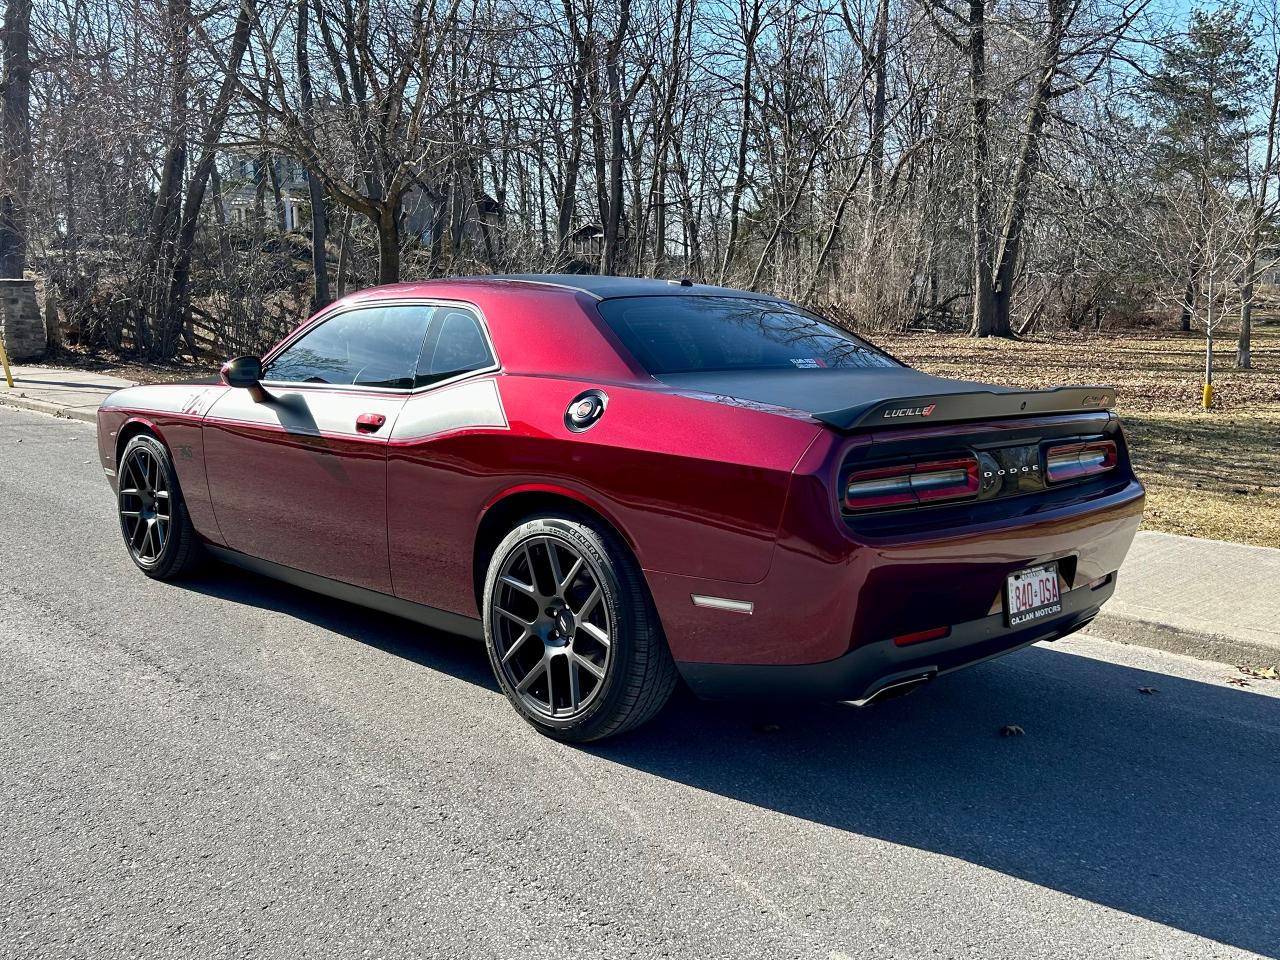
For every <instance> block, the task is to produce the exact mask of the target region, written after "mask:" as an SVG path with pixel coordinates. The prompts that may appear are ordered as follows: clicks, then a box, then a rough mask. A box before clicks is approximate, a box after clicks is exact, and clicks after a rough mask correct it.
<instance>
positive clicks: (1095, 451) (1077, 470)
mask: <svg viewBox="0 0 1280 960" xmlns="http://www.w3.org/2000/svg"><path fill="white" fill-rule="evenodd" d="M1115 465H1116V445H1115V441H1113V440H1090V441H1088V442H1086V443H1065V444H1061V445H1059V446H1056V447H1050V448H1049V449H1048V450H1046V451H1045V474H1044V475H1045V479H1047V480H1048V481H1049V482H1050V483H1061V482H1062V481H1064V480H1078V479H1080V478H1081V477H1090V476H1093V475H1094V474H1096V473H1106V472H1107V471H1108V470H1110V469H1111V468H1112V467H1114V466H1115Z"/></svg>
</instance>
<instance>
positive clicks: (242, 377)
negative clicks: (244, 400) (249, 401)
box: [222, 357, 262, 388]
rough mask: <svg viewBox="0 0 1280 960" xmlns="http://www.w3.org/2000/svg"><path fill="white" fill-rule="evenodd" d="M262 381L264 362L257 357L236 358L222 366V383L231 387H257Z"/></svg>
mask: <svg viewBox="0 0 1280 960" xmlns="http://www.w3.org/2000/svg"><path fill="white" fill-rule="evenodd" d="M261 379H262V361H261V360H259V359H258V358H257V357H236V358H235V359H234V360H228V361H227V362H226V363H224V364H223V365H222V382H223V383H225V384H226V385H227V386H229V387H245V388H247V387H256V386H257V385H258V381H259V380H261Z"/></svg>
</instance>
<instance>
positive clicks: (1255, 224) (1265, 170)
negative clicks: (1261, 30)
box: [1236, 51, 1280, 370]
mask: <svg viewBox="0 0 1280 960" xmlns="http://www.w3.org/2000/svg"><path fill="white" fill-rule="evenodd" d="M1272 67H1273V70H1272V79H1271V109H1270V111H1269V112H1268V114H1267V143H1266V147H1265V148H1264V149H1263V158H1262V174H1261V175H1260V176H1259V178H1258V190H1257V193H1256V195H1255V196H1254V202H1253V216H1252V218H1251V222H1250V230H1249V238H1248V250H1247V252H1246V260H1245V265H1244V287H1243V289H1242V290H1241V291H1240V339H1239V340H1238V341H1237V343H1236V366H1237V367H1238V368H1240V369H1241V370H1248V369H1249V368H1250V367H1251V366H1252V365H1253V357H1252V356H1251V353H1252V340H1253V297H1254V286H1255V284H1256V283H1257V280H1258V247H1259V246H1260V245H1261V243H1262V228H1263V226H1264V225H1265V222H1266V219H1267V210H1268V203H1267V195H1268V193H1269V192H1270V187H1271V173H1272V169H1273V168H1274V166H1275V160H1276V127H1277V124H1280V51H1276V57H1275V59H1274V61H1273V63H1272Z"/></svg>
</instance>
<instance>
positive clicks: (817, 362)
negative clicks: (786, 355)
mask: <svg viewBox="0 0 1280 960" xmlns="http://www.w3.org/2000/svg"><path fill="white" fill-rule="evenodd" d="M791 362H792V363H794V364H795V365H796V366H797V367H798V368H800V369H801V370H817V369H818V368H819V367H825V366H826V365H827V361H825V360H823V359H822V358H821V357H792V358H791Z"/></svg>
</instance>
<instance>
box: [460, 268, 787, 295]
mask: <svg viewBox="0 0 1280 960" xmlns="http://www.w3.org/2000/svg"><path fill="white" fill-rule="evenodd" d="M467 279H469V280H514V281H517V282H519V283H543V284H547V285H550V286H555V287H567V288H569V289H572V290H581V291H582V292H583V293H586V294H589V295H590V296H593V297H596V298H598V299H600V300H609V299H612V298H614V297H664V296H685V297H687V296H690V295H694V294H700V295H702V296H721V297H754V298H757V299H760V300H777V299H778V298H777V297H774V296H771V295H769V294H766V293H753V292H751V291H750V290H736V289H734V288H732V287H716V286H711V285H709V284H705V283H689V282H686V281H683V280H657V279H654V278H652V277H613V276H600V275H598V274H575V273H508V274H496V275H494V276H488V277H468V278H467Z"/></svg>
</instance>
